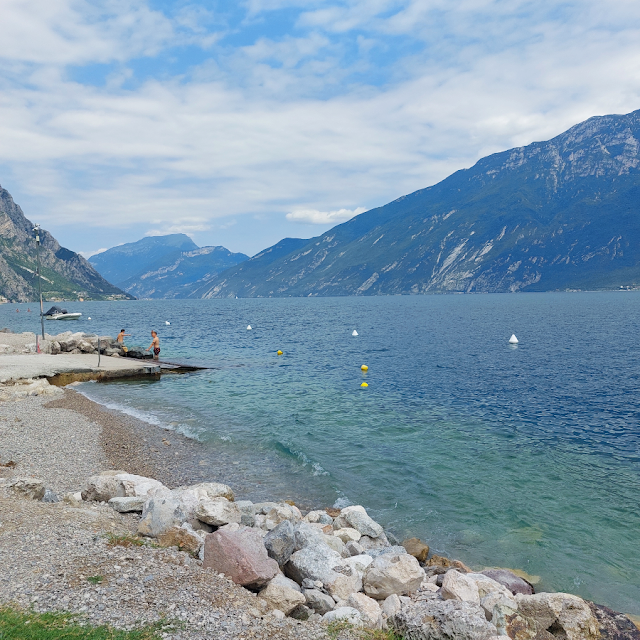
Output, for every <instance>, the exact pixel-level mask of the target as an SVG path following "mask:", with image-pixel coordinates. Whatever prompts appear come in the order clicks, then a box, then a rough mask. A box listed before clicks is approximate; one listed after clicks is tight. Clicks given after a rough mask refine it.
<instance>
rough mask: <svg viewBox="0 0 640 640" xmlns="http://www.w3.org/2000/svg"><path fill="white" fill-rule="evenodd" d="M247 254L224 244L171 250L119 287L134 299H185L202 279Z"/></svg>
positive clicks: (234, 262) (237, 262)
mask: <svg viewBox="0 0 640 640" xmlns="http://www.w3.org/2000/svg"><path fill="white" fill-rule="evenodd" d="M248 257H249V256H246V255H245V254H244V253H231V251H229V250H228V249H225V248H224V247H202V249H198V248H196V249H194V250H193V251H185V252H180V251H177V252H172V253H169V254H166V255H164V256H163V257H162V258H160V259H158V260H156V261H155V262H154V263H153V264H150V265H148V266H147V267H146V269H145V270H144V271H143V272H140V273H136V274H135V275H134V276H132V277H130V278H129V279H128V280H125V281H124V282H122V283H121V284H120V286H121V287H122V288H123V289H124V290H125V291H126V292H127V293H130V294H131V295H134V296H136V298H186V297H188V296H189V294H190V293H191V292H192V291H193V290H194V289H197V288H198V287H199V286H200V285H201V284H202V281H203V280H205V279H206V280H209V279H211V278H212V277H213V276H214V275H216V274H217V273H219V272H220V271H224V270H225V269H228V268H229V267H233V266H235V265H237V264H239V263H241V262H243V261H244V260H247V258H248Z"/></svg>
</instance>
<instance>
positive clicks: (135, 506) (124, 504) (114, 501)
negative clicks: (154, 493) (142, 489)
mask: <svg viewBox="0 0 640 640" xmlns="http://www.w3.org/2000/svg"><path fill="white" fill-rule="evenodd" d="M146 501H147V497H146V496H143V497H137V496H133V497H126V498H111V500H109V506H110V507H111V508H112V509H115V510H116V511H117V512H118V513H131V512H133V511H139V512H142V509H143V508H144V503H145V502H146Z"/></svg>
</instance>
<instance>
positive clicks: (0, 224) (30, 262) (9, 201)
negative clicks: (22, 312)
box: [0, 187, 131, 302]
mask: <svg viewBox="0 0 640 640" xmlns="http://www.w3.org/2000/svg"><path fill="white" fill-rule="evenodd" d="M40 242H41V247H40V262H41V271H40V276H41V279H40V282H41V284H42V293H43V297H44V298H45V299H47V300H77V299H79V298H82V299H93V300H118V299H128V298H130V297H131V296H129V295H128V294H126V293H124V292H123V291H121V290H120V289H119V288H118V287H115V286H113V285H112V284H110V283H109V282H107V280H105V279H104V278H103V277H102V276H101V275H100V274H99V273H98V272H97V271H96V270H95V269H94V268H93V267H92V266H91V265H90V264H89V263H88V262H87V261H86V260H85V259H84V258H83V257H82V256H80V255H78V254H77V253H74V252H73V251H70V250H69V249H65V248H64V247H61V246H60V244H58V242H57V240H56V239H55V238H54V237H53V236H52V235H51V234H50V233H49V232H48V231H45V230H44V229H41V230H40ZM0 297H2V298H4V300H6V301H10V302H28V301H30V300H36V299H37V298H38V282H37V280H36V243H35V239H34V234H33V224H32V223H31V222H30V221H29V220H27V218H25V216H24V213H23V212H22V209H21V208H20V207H19V206H18V205H17V204H16V203H15V202H14V201H13V198H12V197H11V195H10V194H9V192H8V191H7V190H6V189H3V188H2V187H0Z"/></svg>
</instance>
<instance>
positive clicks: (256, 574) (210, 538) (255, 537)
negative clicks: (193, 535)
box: [203, 527, 279, 589]
mask: <svg viewBox="0 0 640 640" xmlns="http://www.w3.org/2000/svg"><path fill="white" fill-rule="evenodd" d="M203 566H204V567H210V568H212V569H214V570H215V571H217V572H218V573H224V575H225V576H227V577H228V578H230V579H231V580H233V581H234V582H235V583H236V584H241V585H242V586H244V587H249V588H254V589H259V588H261V587H264V586H265V585H266V584H267V583H268V582H269V581H270V580H271V579H272V578H273V577H274V576H275V575H276V574H277V573H278V571H279V568H278V563H277V562H276V561H275V560H272V559H271V558H270V557H269V556H268V554H267V550H266V548H265V546H264V543H263V541H262V536H261V535H260V534H259V533H258V531H256V530H255V529H251V528H249V527H240V528H239V529H238V530H236V531H232V530H230V529H226V528H222V529H219V530H218V531H215V532H214V533H210V534H209V535H207V537H206V538H205V542H204V561H203Z"/></svg>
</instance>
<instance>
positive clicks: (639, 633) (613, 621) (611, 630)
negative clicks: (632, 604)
mask: <svg viewBox="0 0 640 640" xmlns="http://www.w3.org/2000/svg"><path fill="white" fill-rule="evenodd" d="M588 604H589V608H590V609H591V612H592V613H593V615H594V616H595V617H596V619H597V620H598V625H599V627H600V637H601V639H602V640H640V630H638V627H636V625H635V624H633V622H631V620H630V619H629V618H628V617H627V616H625V615H624V613H617V612H616V611H612V610H611V609H609V608H608V607H605V606H603V605H601V604H594V603H593V602H589V603H588Z"/></svg>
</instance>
